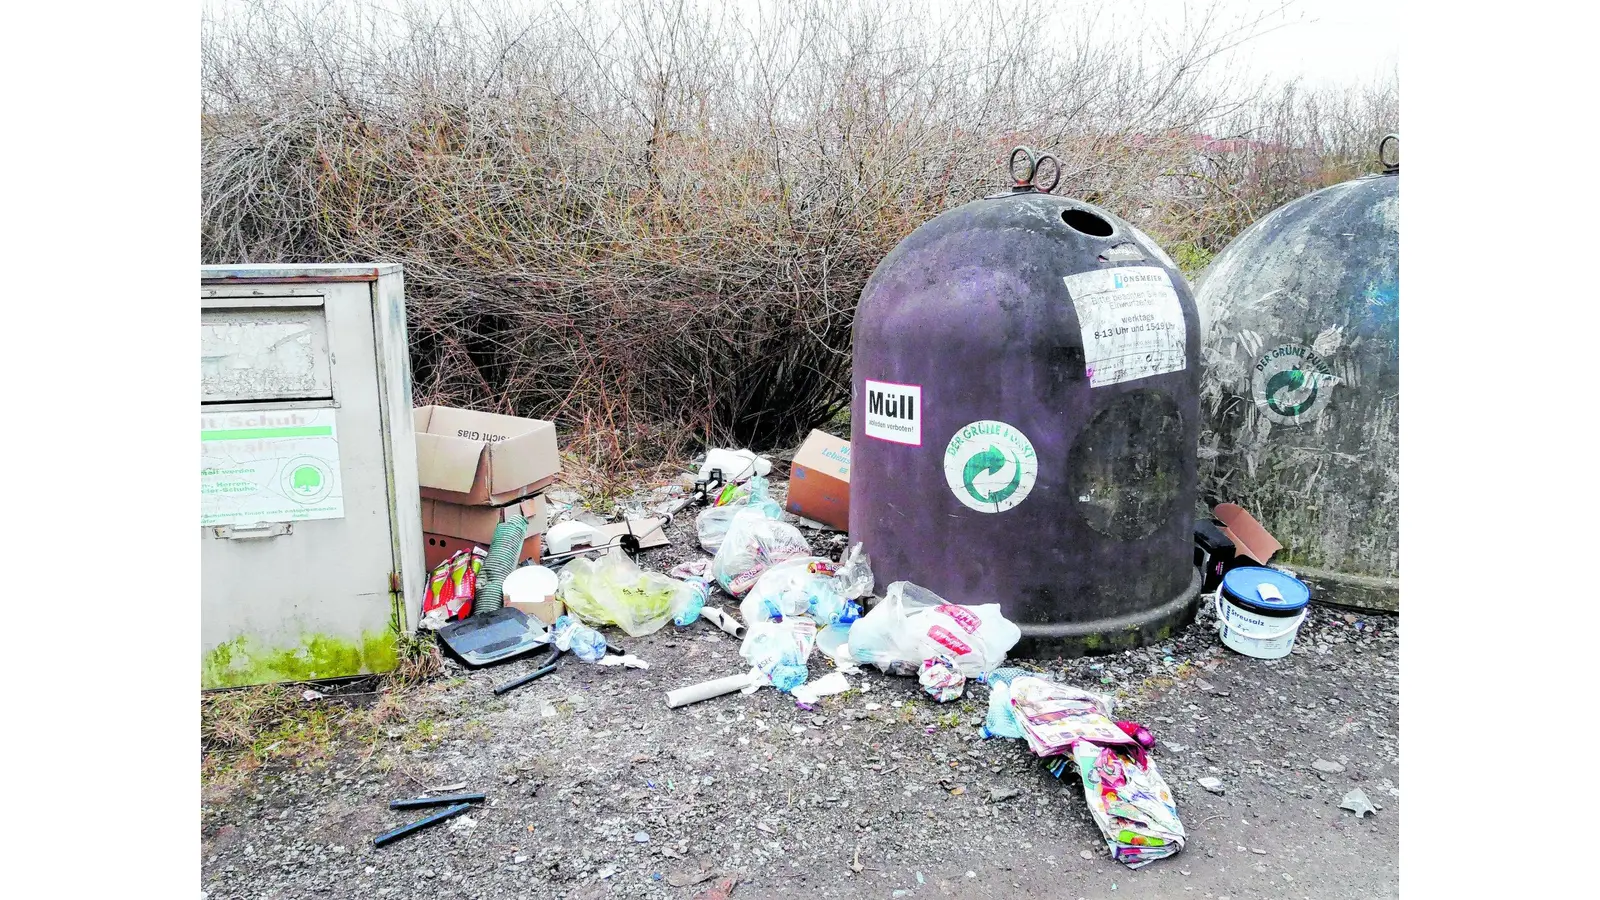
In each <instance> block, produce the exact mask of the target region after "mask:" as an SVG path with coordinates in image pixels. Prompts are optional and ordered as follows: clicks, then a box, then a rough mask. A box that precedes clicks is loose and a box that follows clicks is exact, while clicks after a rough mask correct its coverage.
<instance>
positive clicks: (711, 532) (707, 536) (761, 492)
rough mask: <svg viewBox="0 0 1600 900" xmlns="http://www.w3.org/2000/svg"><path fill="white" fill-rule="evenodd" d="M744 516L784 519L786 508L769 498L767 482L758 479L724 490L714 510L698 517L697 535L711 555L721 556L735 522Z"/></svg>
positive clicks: (713, 504) (714, 503) (731, 485)
mask: <svg viewBox="0 0 1600 900" xmlns="http://www.w3.org/2000/svg"><path fill="white" fill-rule="evenodd" d="M743 512H754V513H757V514H759V515H760V516H762V517H765V518H768V519H781V518H783V507H781V506H779V505H778V503H777V501H775V500H773V499H772V498H771V497H770V496H769V494H768V487H767V479H766V478H764V477H761V476H757V477H755V478H751V479H750V481H749V483H748V484H744V485H738V484H729V485H728V486H727V487H725V488H723V489H722V492H721V493H720V494H718V495H717V498H716V500H714V501H713V502H712V505H711V507H710V508H709V509H706V510H703V511H702V512H701V513H700V515H698V516H696V517H695V521H694V528H695V534H696V536H697V537H698V538H699V539H700V546H701V547H703V548H705V551H706V552H707V553H712V554H715V553H718V552H721V550H722V542H723V540H724V539H725V538H726V537H727V535H728V530H729V529H730V528H731V527H732V526H733V520H734V519H735V518H737V517H738V515H739V514H740V513H743Z"/></svg>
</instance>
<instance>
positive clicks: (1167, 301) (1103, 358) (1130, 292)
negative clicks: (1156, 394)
mask: <svg viewBox="0 0 1600 900" xmlns="http://www.w3.org/2000/svg"><path fill="white" fill-rule="evenodd" d="M1061 280H1062V281H1064V282H1066V285H1067V294H1068V295H1069V296H1071V297H1072V305H1073V307H1074V308H1075V309H1076V310H1077V311H1078V325H1079V327H1081V328H1082V329H1083V355H1084V369H1085V372H1084V374H1085V375H1087V376H1088V378H1089V386H1090V387H1103V386H1105V385H1108V384H1117V383H1119V382H1123V381H1133V380H1134V379H1137V378H1148V377H1150V376H1151V375H1161V374H1164V373H1167V372H1181V371H1183V369H1184V368H1185V367H1186V366H1187V353H1186V348H1187V342H1188V328H1187V326H1186V325H1185V323H1184V319H1183V304H1182V302H1180V301H1179V300H1178V292H1177V291H1176V290H1174V289H1173V287H1172V278H1171V277H1170V276H1168V275H1167V272H1166V270H1165V269H1161V268H1158V267H1156V266H1122V267H1118V268H1115V269H1096V270H1094V271H1092V272H1080V273H1078V274H1077V275H1067V276H1065V277H1064V278H1062V279H1061Z"/></svg>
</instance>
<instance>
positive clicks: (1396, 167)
mask: <svg viewBox="0 0 1600 900" xmlns="http://www.w3.org/2000/svg"><path fill="white" fill-rule="evenodd" d="M1391 141H1393V142H1394V145H1395V149H1396V150H1398V149H1399V147H1400V135H1399V134H1386V135H1384V136H1383V140H1381V141H1379V142H1378V162H1380V163H1382V164H1383V171H1384V172H1399V171H1400V159H1399V157H1396V158H1395V161H1394V162H1390V161H1389V160H1388V158H1387V157H1385V156H1384V154H1383V151H1384V148H1386V147H1388V146H1389V143H1390V142H1391Z"/></svg>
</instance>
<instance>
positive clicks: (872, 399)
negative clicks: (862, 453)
mask: <svg viewBox="0 0 1600 900" xmlns="http://www.w3.org/2000/svg"><path fill="white" fill-rule="evenodd" d="M863 390H865V391H866V394H867V396H866V403H867V419H866V423H867V424H866V433H867V437H870V438H877V439H878V440H880V441H892V442H894V443H896V444H909V445H910V446H913V447H920V446H922V386H921V385H918V384H894V383H893V382H889V381H868V382H867V383H866V385H865V387H864V388H863Z"/></svg>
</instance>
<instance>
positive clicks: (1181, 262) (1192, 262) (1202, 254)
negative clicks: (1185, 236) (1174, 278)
mask: <svg viewBox="0 0 1600 900" xmlns="http://www.w3.org/2000/svg"><path fill="white" fill-rule="evenodd" d="M1215 255H1216V254H1214V253H1212V252H1211V251H1210V250H1207V249H1206V248H1204V247H1201V246H1199V245H1197V244H1193V243H1190V242H1189V241H1179V242H1178V243H1176V244H1173V245H1172V261H1173V262H1175V263H1177V264H1178V268H1179V270H1181V271H1182V272H1183V277H1185V278H1190V279H1192V278H1195V277H1197V276H1199V275H1200V273H1201V272H1204V271H1205V270H1206V266H1209V265H1211V259H1212V257H1214V256H1215Z"/></svg>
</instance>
